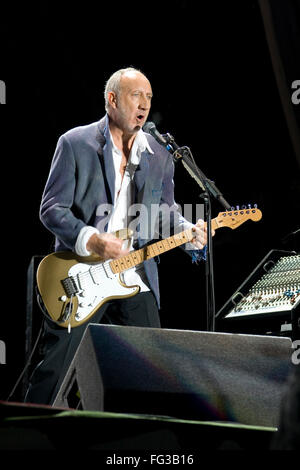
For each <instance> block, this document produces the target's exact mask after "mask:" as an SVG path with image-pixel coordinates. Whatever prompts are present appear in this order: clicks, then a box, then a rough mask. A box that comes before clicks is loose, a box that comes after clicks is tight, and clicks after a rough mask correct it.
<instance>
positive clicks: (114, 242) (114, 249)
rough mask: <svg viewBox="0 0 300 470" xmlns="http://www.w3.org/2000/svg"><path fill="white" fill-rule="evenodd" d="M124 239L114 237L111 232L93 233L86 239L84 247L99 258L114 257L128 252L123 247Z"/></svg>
mask: <svg viewBox="0 0 300 470" xmlns="http://www.w3.org/2000/svg"><path fill="white" fill-rule="evenodd" d="M123 242H124V240H121V239H120V238H117V237H115V235H113V234H112V233H100V234H96V233H94V234H93V235H92V236H91V237H90V238H89V240H88V242H87V244H86V248H87V250H88V251H91V252H93V253H95V254H96V255H98V256H100V257H101V258H103V259H105V260H107V259H116V258H120V257H121V256H125V255H127V254H128V253H129V250H128V249H124V248H123Z"/></svg>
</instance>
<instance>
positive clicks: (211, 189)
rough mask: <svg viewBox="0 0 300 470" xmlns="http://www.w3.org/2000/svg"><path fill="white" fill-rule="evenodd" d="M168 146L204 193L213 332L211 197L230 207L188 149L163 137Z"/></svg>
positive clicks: (209, 316) (211, 328)
mask: <svg viewBox="0 0 300 470" xmlns="http://www.w3.org/2000/svg"><path fill="white" fill-rule="evenodd" d="M163 137H164V138H165V139H166V141H167V142H168V145H169V146H170V147H171V149H172V150H173V160H174V162H177V161H179V160H180V161H181V162H182V164H183V166H184V167H185V168H186V170H187V171H188V172H189V173H190V175H191V176H192V177H193V178H194V179H195V180H196V181H197V183H198V185H199V186H200V187H201V188H202V189H203V191H204V193H203V194H202V195H201V197H202V198H203V199H204V213H205V220H206V223H207V256H206V269H205V276H206V299H207V312H206V313H207V329H208V331H215V294H214V274H213V249H212V232H211V219H212V217H211V196H213V197H214V198H215V199H216V200H217V201H218V202H219V203H220V204H221V205H222V206H223V207H224V208H225V209H226V210H230V209H231V206H230V205H229V204H228V202H227V201H226V200H225V199H224V197H223V195H222V193H221V192H220V191H219V189H218V188H217V187H216V185H215V184H214V182H213V181H211V180H209V179H208V178H207V177H206V176H205V175H204V173H203V172H202V171H201V170H200V168H198V167H197V165H196V163H195V161H194V158H193V156H192V153H191V151H190V149H189V148H188V147H179V146H178V145H177V144H176V142H175V141H174V138H173V137H172V136H171V135H170V134H164V136H163Z"/></svg>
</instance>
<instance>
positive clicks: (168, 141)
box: [143, 121, 181, 161]
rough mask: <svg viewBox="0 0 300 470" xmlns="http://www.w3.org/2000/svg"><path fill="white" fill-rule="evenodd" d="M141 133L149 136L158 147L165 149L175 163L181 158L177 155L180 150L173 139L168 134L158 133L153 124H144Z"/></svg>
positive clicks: (149, 122)
mask: <svg viewBox="0 0 300 470" xmlns="http://www.w3.org/2000/svg"><path fill="white" fill-rule="evenodd" d="M143 131H144V132H148V134H151V135H152V137H154V139H155V140H156V141H157V142H158V143H159V144H160V145H162V146H163V147H166V149H167V150H168V151H169V152H170V153H171V154H172V155H173V159H174V161H177V160H178V158H181V157H179V156H178V155H177V150H180V147H179V146H178V145H177V144H176V142H175V141H174V138H173V137H172V136H171V135H170V134H169V133H167V134H163V135H162V134H161V133H160V132H158V130H157V129H156V125H155V124H154V122H151V121H148V122H146V124H145V125H144V127H143Z"/></svg>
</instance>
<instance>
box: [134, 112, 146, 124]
mask: <svg viewBox="0 0 300 470" xmlns="http://www.w3.org/2000/svg"><path fill="white" fill-rule="evenodd" d="M136 120H137V122H138V123H139V124H141V123H142V122H143V121H144V120H145V115H144V114H138V115H137V116H136Z"/></svg>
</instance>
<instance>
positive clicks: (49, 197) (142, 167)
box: [40, 118, 203, 306]
mask: <svg viewBox="0 0 300 470" xmlns="http://www.w3.org/2000/svg"><path fill="white" fill-rule="evenodd" d="M104 126H105V118H102V119H101V120H100V121H98V122H95V123H92V124H89V125H87V126H81V127H76V128H74V129H71V130H70V131H68V132H66V133H65V134H64V135H62V136H61V137H60V138H59V140H58V143H57V147H56V150H55V154H54V157H53V160H52V164H51V168H50V173H49V177H48V180H47V183H46V186H45V189H44V193H43V197H42V202H41V208H40V217H41V221H42V223H43V224H44V225H45V227H46V228H47V229H48V230H49V231H50V232H52V233H53V234H54V235H55V250H56V251H61V250H71V251H74V247H75V243H76V240H77V236H78V234H79V232H80V230H81V228H82V227H84V226H85V225H91V226H97V227H98V226H99V225H102V226H103V227H107V223H106V222H108V218H109V212H110V208H111V207H112V204H113V201H114V182H115V174H114V168H113V165H111V164H109V162H106V161H105V159H104V155H103V147H104V145H105V137H104ZM146 136H147V139H148V142H149V145H150V147H151V149H152V150H153V152H154V153H153V154H151V153H150V152H148V151H147V150H145V151H144V152H143V153H142V156H141V160H140V164H139V166H138V168H137V169H136V171H135V175H134V187H135V202H136V203H139V204H142V205H143V206H144V207H145V208H146V209H147V210H146V213H147V214H148V215H149V216H150V214H151V207H152V216H153V207H157V208H158V207H159V206H161V204H163V205H164V206H168V207H170V208H171V207H176V205H175V201H174V183H173V175H174V164H173V160H172V157H171V155H170V153H169V152H168V151H167V150H166V149H165V148H164V147H162V146H161V145H160V144H158V143H157V142H156V140H155V139H154V138H153V137H152V136H151V135H149V134H146ZM106 205H107V208H108V209H107V211H103V210H102V209H103V207H105V206H106ZM99 207H100V208H101V210H99ZM140 219H141V220H140V221H139V223H140V226H141V225H142V224H144V223H145V221H144V220H143V218H142V217H140ZM152 222H153V221H152ZM185 222H186V221H185V219H183V217H181V216H180V215H179V214H178V217H175V218H174V220H173V229H175V230H176V229H179V228H180V226H182V225H183V224H184V223H185ZM154 225H155V224H153V223H151V221H150V220H149V221H148V226H149V227H151V230H148V231H147V233H148V232H149V233H148V235H147V236H145V235H144V231H143V230H141V232H142V233H143V236H137V240H136V244H135V246H136V248H139V247H142V246H144V245H145V244H146V243H149V242H150V241H151V240H152V239H153V237H154V230H155V227H154ZM155 226H157V224H156V225H155ZM140 228H141V227H140ZM182 229H183V228H182ZM162 235H163V234H162ZM188 253H189V254H190V255H192V256H193V258H194V259H197V258H198V259H201V258H202V257H203V250H193V251H191V250H189V251H188ZM144 268H145V272H146V275H147V278H148V281H149V284H150V287H151V289H152V291H153V293H154V295H155V297H156V300H157V303H158V306H159V285H158V272H157V263H156V260H155V259H154V258H153V259H150V260H148V261H145V262H144Z"/></svg>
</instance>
